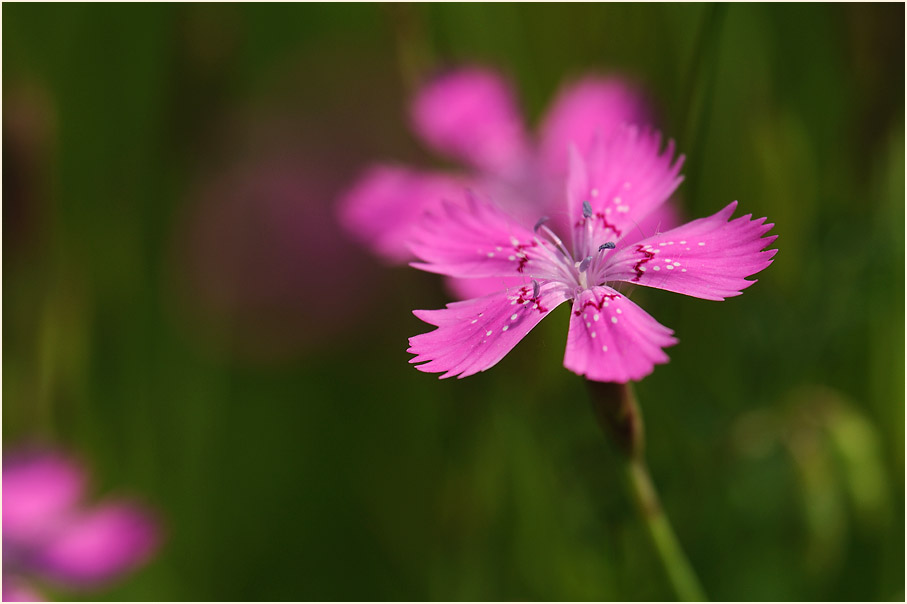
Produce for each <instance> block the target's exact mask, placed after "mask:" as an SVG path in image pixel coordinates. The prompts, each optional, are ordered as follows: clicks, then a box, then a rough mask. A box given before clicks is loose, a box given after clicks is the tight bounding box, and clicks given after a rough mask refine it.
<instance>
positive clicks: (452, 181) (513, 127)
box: [340, 67, 677, 297]
mask: <svg viewBox="0 0 907 604" xmlns="http://www.w3.org/2000/svg"><path fill="white" fill-rule="evenodd" d="M411 119H412V123H413V129H414V130H415V132H416V133H417V134H418V135H419V136H420V138H422V140H423V141H424V142H425V143H426V144H428V145H429V146H431V147H432V148H434V149H436V150H437V151H439V152H441V153H443V154H445V155H447V156H449V157H451V158H453V159H457V160H460V161H461V162H463V163H464V164H466V165H467V166H468V167H469V169H468V171H467V172H465V173H461V174H457V175H454V174H447V173H442V172H427V171H422V170H415V169H412V168H409V167H405V166H400V165H390V164H378V165H374V166H371V167H369V168H368V169H367V170H366V171H365V172H364V174H363V175H362V176H361V177H360V179H359V180H358V181H357V182H356V183H355V184H354V185H353V186H352V187H351V188H350V189H349V190H348V191H347V192H346V193H345V195H344V196H343V198H342V199H341V202H340V220H341V223H342V224H343V226H344V227H345V228H346V229H347V231H349V232H350V233H351V234H352V235H353V236H354V237H356V238H357V239H358V240H360V241H361V242H362V243H363V244H365V245H367V246H369V247H370V248H371V249H372V250H373V251H374V252H375V253H377V254H378V255H379V256H381V257H382V258H383V259H385V260H386V261H388V262H390V263H394V264H396V263H403V262H406V261H409V260H411V259H412V258H413V255H412V252H411V250H410V249H409V247H408V246H409V243H410V241H411V239H412V235H413V228H414V225H415V224H416V223H417V222H418V219H419V217H420V216H421V214H422V212H424V211H426V210H433V211H437V210H438V209H440V207H441V200H442V199H448V200H455V199H461V198H462V191H463V189H464V188H472V189H476V190H481V191H485V192H487V193H488V194H489V195H491V196H492V197H493V198H494V199H495V201H496V202H497V203H498V204H500V206H501V207H502V208H503V209H505V210H506V211H507V212H508V213H510V214H511V216H512V217H513V218H514V219H516V220H517V221H519V222H521V223H522V224H523V225H524V226H531V225H532V223H533V222H534V221H535V220H536V218H538V216H540V215H542V214H550V215H552V217H553V219H554V220H558V213H557V212H556V210H557V209H560V208H561V207H563V203H564V200H563V187H562V186H560V184H559V183H562V182H563V178H564V176H565V175H566V172H567V147H568V145H569V144H570V143H571V142H572V143H574V144H576V145H577V146H578V147H579V149H580V150H581V151H582V152H587V151H588V149H589V146H590V144H591V141H592V137H593V135H594V134H595V133H596V132H599V133H601V134H603V135H605V136H607V135H609V134H610V133H611V132H612V131H613V130H614V129H615V128H616V127H617V126H619V125H620V124H622V123H624V122H630V123H643V124H644V123H649V122H650V121H651V118H650V112H649V110H648V108H647V107H646V104H645V102H644V101H643V99H642V95H641V94H640V93H639V92H637V91H636V90H635V89H634V88H633V87H632V86H630V85H629V84H628V83H626V82H624V81H622V80H619V79H616V78H600V77H587V78H585V79H582V80H579V81H577V82H575V83H573V84H572V85H570V86H568V87H566V88H564V89H563V90H562V92H561V93H560V94H559V95H558V97H557V98H556V99H555V101H554V103H553V104H552V106H551V108H550V109H549V111H548V113H547V115H546V116H545V117H544V119H543V120H542V123H541V126H540V129H539V136H538V140H537V141H536V140H533V137H532V136H531V135H530V134H529V133H528V132H527V131H526V129H525V127H524V121H523V118H522V116H521V113H520V111H519V107H518V104H517V101H516V98H515V95H514V94H513V91H512V89H511V87H510V86H509V84H508V83H507V82H506V81H505V80H503V79H502V78H501V77H500V76H499V75H497V74H495V73H494V72H492V71H489V70H486V69H482V68H478V67H468V68H463V69H458V70H454V71H451V72H448V73H446V74H444V75H441V76H440V77H437V78H435V79H434V80H433V81H431V82H429V83H428V84H427V85H426V86H425V87H423V88H422V90H420V91H419V93H418V94H417V95H416V98H415V99H414V102H413V104H412V107H411ZM675 224H677V219H676V215H675V212H674V211H673V209H672V208H671V207H670V206H667V205H666V206H663V207H662V208H661V210H660V211H659V212H657V213H654V214H652V215H651V216H650V220H649V221H648V222H646V223H644V224H641V225H640V229H641V231H642V232H643V233H652V232H654V231H655V229H656V228H657V227H658V226H661V227H662V228H666V227H670V226H674V225H675ZM514 283H516V281H512V280H510V281H508V280H506V279H505V280H504V281H502V279H501V278H500V277H496V278H493V279H488V280H481V279H469V280H460V279H454V280H452V282H451V285H452V286H453V288H454V291H455V292H456V293H457V294H459V295H461V296H464V297H471V296H474V295H483V294H486V293H490V292H492V291H495V290H498V289H500V288H501V287H503V286H504V285H509V284H514Z"/></svg>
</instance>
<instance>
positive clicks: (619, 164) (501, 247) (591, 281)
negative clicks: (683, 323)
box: [408, 126, 777, 383]
mask: <svg viewBox="0 0 907 604" xmlns="http://www.w3.org/2000/svg"><path fill="white" fill-rule="evenodd" d="M660 149H661V136H660V135H659V134H657V133H654V132H651V131H645V130H644V131H642V132H640V131H639V130H638V129H637V128H636V127H631V126H622V127H620V128H617V129H616V130H615V131H614V132H613V133H612V134H611V136H609V137H608V138H607V139H601V138H598V139H596V140H595V142H594V143H593V144H592V146H591V148H590V150H589V152H588V153H587V154H586V157H585V159H584V158H583V157H582V156H580V154H579V153H578V152H576V150H575V149H573V150H572V152H571V157H570V161H569V175H568V177H567V187H566V190H567V195H566V196H567V203H566V208H565V209H566V215H567V217H568V218H569V224H570V229H569V232H570V234H571V238H570V240H569V242H570V244H571V245H570V247H568V246H567V245H566V244H565V243H564V242H563V241H562V240H561V239H560V238H559V237H558V236H557V235H556V234H555V232H554V231H553V230H552V229H551V228H549V227H548V226H547V225H546V224H545V219H540V220H539V221H538V222H537V223H536V225H535V228H534V229H530V228H526V227H525V226H523V225H522V224H521V223H520V222H519V221H518V220H515V219H514V218H513V217H512V216H511V215H510V214H508V213H507V212H505V211H504V210H502V209H500V208H499V207H497V206H496V205H494V204H491V203H488V202H486V201H483V200H480V199H478V198H476V197H475V196H471V197H469V198H468V199H467V203H466V204H465V205H461V204H455V203H444V204H443V206H442V207H441V209H440V210H436V211H434V212H431V213H429V214H427V215H426V216H425V217H424V219H423V220H422V221H420V223H419V225H418V226H417V227H416V231H415V234H414V243H413V245H412V249H413V251H414V252H415V254H416V255H417V256H418V257H419V258H420V259H421V260H423V261H424V262H423V263H414V265H413V266H415V267H417V268H421V269H423V270H426V271H430V272H435V273H440V274H443V275H447V276H449V277H457V278H489V277H497V278H502V279H507V280H510V281H513V282H516V284H517V285H514V286H511V287H508V288H506V289H505V288H500V289H499V291H498V292H497V293H493V294H490V295H486V296H483V297H478V298H474V299H471V300H466V301H463V302H455V303H452V304H448V305H447V308H445V309H441V310H417V311H415V312H414V314H415V315H416V316H417V317H419V318H420V319H422V320H423V321H425V322H426V323H429V324H431V325H435V326H437V329H436V330H434V331H432V332H429V333H425V334H421V335H417V336H414V337H412V338H410V348H409V351H408V352H410V353H412V354H414V355H416V356H415V357H414V358H412V359H410V362H411V363H422V364H421V365H418V366H417V367H416V368H417V369H419V370H420V371H426V372H432V373H443V374H444V375H442V376H441V377H442V378H447V377H452V376H459V377H461V378H462V377H466V376H468V375H472V374H474V373H477V372H479V371H484V370H486V369H488V368H489V367H492V366H494V365H495V364H497V363H498V361H500V360H501V359H502V358H504V356H505V355H506V354H507V353H508V352H509V351H510V350H511V349H512V348H513V347H514V346H516V344H517V343H518V342H519V341H520V340H521V339H523V337H525V336H526V334H528V333H529V331H530V330H531V329H532V328H533V327H535V326H536V325H537V324H538V323H539V322H540V321H541V320H542V319H543V318H545V316H546V315H547V314H548V313H549V312H551V311H552V310H553V309H554V308H555V307H557V306H558V305H560V304H562V303H563V302H567V301H570V300H572V302H573V309H572V313H571V315H570V327H569V331H568V336H567V349H566V354H565V356H564V366H565V367H567V369H570V370H571V371H573V372H574V373H577V374H579V375H584V376H586V377H587V378H588V379H590V380H595V381H600V382H620V383H625V382H627V381H630V380H639V379H642V378H643V377H645V376H646V375H648V374H649V373H651V372H652V370H653V369H654V367H655V365H656V364H659V363H665V362H667V360H668V357H667V355H666V354H665V353H664V351H663V350H662V349H663V348H665V347H667V346H671V345H673V344H675V343H676V342H677V340H676V339H675V338H674V337H673V332H672V331H671V330H670V329H668V328H667V327H664V326H663V325H661V324H659V323H658V322H657V321H656V320H655V319H653V318H652V317H651V316H650V315H649V314H648V313H646V312H645V311H644V310H643V309H642V308H640V307H639V306H637V305H636V304H634V303H633V302H631V301H630V300H629V299H628V298H627V297H626V296H624V295H623V294H621V293H620V292H618V291H617V290H616V289H614V287H616V286H617V285H618V283H619V282H626V283H631V284H638V285H645V286H649V287H654V288H658V289H664V290H668V291H673V292H678V293H681V294H686V295H690V296H695V297H697V298H704V299H706V300H724V299H725V298H726V297H730V296H737V295H739V294H740V293H741V291H742V290H743V289H745V288H747V287H749V286H750V285H752V284H753V283H755V281H747V280H746V279H745V277H748V276H750V275H753V274H755V273H758V272H759V271H761V270H763V269H765V268H766V267H767V266H768V265H769V264H771V262H772V260H771V259H772V257H773V256H774V255H775V253H776V252H777V250H769V251H762V250H763V249H764V248H765V247H767V246H768V245H769V244H771V243H772V242H773V241H774V240H775V238H776V237H775V236H769V237H763V235H765V233H767V232H768V231H769V230H770V229H771V228H772V226H773V225H772V224H764V222H765V219H764V218H760V219H758V220H751V215H746V216H743V217H741V218H737V219H734V220H730V218H731V215H732V214H733V212H734V209H735V208H736V207H737V202H736V201H735V202H733V203H731V204H730V205H728V206H727V207H725V208H724V209H723V210H721V211H719V212H718V213H716V214H714V215H712V216H709V217H707V218H700V219H699V220H694V221H692V222H688V223H687V224H684V225H682V226H679V227H676V228H674V229H671V230H668V231H665V232H662V233H660V234H657V235H654V236H652V237H647V238H645V239H642V240H637V239H638V238H637V237H635V236H629V237H628V234H631V233H632V232H633V231H634V225H635V224H637V223H638V222H639V221H641V220H642V219H644V218H645V217H646V216H647V215H649V214H651V213H652V212H655V211H657V209H658V208H659V206H661V205H662V204H663V203H664V202H665V201H666V200H667V199H668V197H669V196H670V195H671V193H673V191H674V190H675V189H676V188H677V186H678V185H679V184H680V182H681V180H682V177H681V176H680V175H679V174H680V167H681V164H682V163H683V157H682V156H681V157H680V158H678V159H677V160H674V143H673V141H671V142H669V143H668V145H667V148H666V149H665V150H664V151H661V150H660Z"/></svg>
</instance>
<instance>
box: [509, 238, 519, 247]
mask: <svg viewBox="0 0 907 604" xmlns="http://www.w3.org/2000/svg"><path fill="white" fill-rule="evenodd" d="M510 243H511V244H513V245H519V244H520V240H519V239H517V238H516V237H511V238H510Z"/></svg>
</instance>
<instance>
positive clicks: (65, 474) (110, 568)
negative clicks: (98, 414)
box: [3, 450, 158, 601]
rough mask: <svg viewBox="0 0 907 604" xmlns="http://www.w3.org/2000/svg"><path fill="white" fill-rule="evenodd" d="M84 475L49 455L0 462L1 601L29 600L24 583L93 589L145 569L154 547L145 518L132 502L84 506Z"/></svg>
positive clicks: (34, 596) (31, 594)
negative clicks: (0, 481)
mask: <svg viewBox="0 0 907 604" xmlns="http://www.w3.org/2000/svg"><path fill="white" fill-rule="evenodd" d="M86 483H87V480H86V476H85V473H84V471H83V470H82V468H81V467H80V466H79V465H77V464H76V463H75V462H73V461H72V460H71V459H69V458H67V457H64V456H63V455H62V454H60V453H57V452H53V451H49V450H32V451H20V452H17V453H11V454H7V455H5V456H4V459H3V599H4V600H7V601H34V600H39V599H40V595H39V593H38V592H37V591H35V590H34V588H32V587H31V585H30V584H29V582H28V581H27V580H26V578H27V577H29V576H35V577H40V578H41V579H44V580H47V581H50V582H52V583H55V584H57V585H58V586H62V587H66V588H76V589H78V588H91V587H99V586H101V585H102V584H104V583H107V582H109V581H111V580H113V579H115V578H117V577H118V576H120V575H122V574H124V573H126V572H128V571H129V570H131V569H133V568H135V567H137V566H139V565H140V564H143V563H144V562H145V561H146V560H147V559H148V558H149V557H150V556H151V554H152V553H153V552H154V551H155V550H156V548H157V545H158V528H157V524H156V522H155V521H154V520H153V519H152V516H151V514H150V513H149V512H148V511H147V510H145V509H144V508H143V507H142V506H140V505H138V504H137V503H135V502H131V501H127V500H123V499H108V500H106V501H103V502H101V503H99V504H97V505H94V506H87V505H83V504H82V500H83V496H84V494H85V488H86Z"/></svg>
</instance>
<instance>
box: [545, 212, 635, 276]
mask: <svg viewBox="0 0 907 604" xmlns="http://www.w3.org/2000/svg"><path fill="white" fill-rule="evenodd" d="M591 215H592V208H591V206H589V202H585V203H584V204H583V218H584V220H586V221H588V219H589V218H590V217H591ZM546 222H548V217H547V216H542V217H541V218H540V219H539V220H538V222H536V223H535V227H534V228H533V230H534V231H535V232H536V233H539V234H541V235H543V236H544V237H545V238H546V239H548V241H549V242H550V243H551V244H552V245H553V246H554V248H555V250H556V251H557V253H553V254H552V256H553V257H554V258H553V259H554V260H555V262H556V266H557V267H558V273H559V275H560V280H561V281H563V282H565V283H571V284H573V285H574V286H575V287H576V288H578V289H580V290H585V289H589V288H590V287H592V286H594V285H598V283H597V280H598V279H597V276H598V275H599V274H600V272H601V268H602V267H603V266H604V257H605V255H606V254H607V252H608V251H610V250H613V249H614V248H615V247H617V245H616V244H615V243H614V242H613V241H608V242H605V243H603V244H601V245H600V246H598V249H597V250H596V251H595V252H593V253H591V254H589V255H588V256H586V257H585V258H583V259H582V260H579V261H577V260H574V255H573V254H571V253H570V251H569V250H568V249H567V246H565V245H564V242H563V241H561V239H560V237H558V236H557V235H556V234H555V233H554V231H552V230H551V229H550V228H548V226H547V225H546V224H545V223H546Z"/></svg>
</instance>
